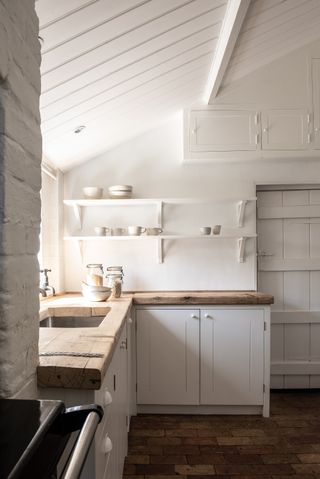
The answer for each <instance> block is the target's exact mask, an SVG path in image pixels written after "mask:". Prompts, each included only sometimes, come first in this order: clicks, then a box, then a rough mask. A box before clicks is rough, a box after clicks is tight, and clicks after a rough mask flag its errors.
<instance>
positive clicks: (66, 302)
mask: <svg viewBox="0 0 320 479" xmlns="http://www.w3.org/2000/svg"><path fill="white" fill-rule="evenodd" d="M131 304H132V297H131V296H128V297H126V296H124V297H122V298H119V299H115V300H112V301H108V302H105V301H104V302H97V303H93V302H89V301H87V300H85V299H84V298H83V297H82V296H81V295H80V294H77V295H73V294H66V295H62V296H57V297H55V298H52V299H51V300H50V299H48V300H45V301H41V308H40V319H42V318H45V317H46V316H49V315H52V316H70V315H77V316H93V315H99V316H100V315H101V316H102V315H104V314H107V315H106V318H105V319H104V320H103V322H102V323H101V324H100V326H98V327H97V328H75V329H74V328H40V333H39V354H40V356H39V366H38V370H37V376H38V386H39V387H47V388H48V387H56V388H57V387H58V388H72V389H99V388H100V385H101V382H102V380H103V377H104V375H105V373H106V371H107V368H108V366H109V364H110V362H111V359H112V356H113V352H114V348H115V346H116V344H117V341H118V339H119V337H120V334H121V331H122V328H123V326H124V324H125V318H126V316H127V314H128V312H129V310H130V308H131ZM63 352H67V353H80V354H81V353H82V354H86V353H94V354H101V357H98V358H88V357H85V356H82V357H81V356H76V357H73V356H68V355H65V356H63V355H61V356H54V355H52V356H41V354H42V353H46V354H50V353H63Z"/></svg>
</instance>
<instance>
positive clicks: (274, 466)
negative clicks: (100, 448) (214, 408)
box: [123, 390, 320, 479]
mask: <svg viewBox="0 0 320 479" xmlns="http://www.w3.org/2000/svg"><path fill="white" fill-rule="evenodd" d="M123 478H124V479H173V478H175V479H178V478H179V479H200V478H202V479H219V478H220V479H231V478H234V479H253V478H257V479H311V478H313V479H314V478H320V392H319V390H318V391H311V392H305V391H303V392H285V393H273V394H272V395H271V417H270V418H267V419H265V418H262V417H259V416H185V415H149V414H147V415H140V416H138V417H134V418H132V422H131V430H130V435H129V451H128V457H127V459H126V463H125V469H124V476H123Z"/></svg>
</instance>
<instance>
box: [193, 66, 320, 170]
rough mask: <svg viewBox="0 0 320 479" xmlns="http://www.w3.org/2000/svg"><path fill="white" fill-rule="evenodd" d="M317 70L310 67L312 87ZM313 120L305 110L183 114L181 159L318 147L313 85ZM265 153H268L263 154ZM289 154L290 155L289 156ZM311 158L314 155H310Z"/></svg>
mask: <svg viewBox="0 0 320 479" xmlns="http://www.w3.org/2000/svg"><path fill="white" fill-rule="evenodd" d="M319 80H320V67H319V64H318V63H316V62H315V63H314V65H313V81H314V85H319ZM313 91H314V98H313V102H314V119H315V130H313V121H312V114H311V112H310V111H309V110H308V109H307V108H287V109H278V108H274V109H266V110H264V109H262V110H261V111H258V110H257V111H256V110H250V109H246V108H244V107H241V106H240V105H238V106H237V107H236V106H235V105H234V109H232V106H230V105H228V106H225V107H222V106H214V107H213V106H209V107H206V108H203V107H199V108H195V109H194V110H185V112H184V159H185V160H186V161H189V160H201V159H204V160H210V159H226V160H227V159H236V158H239V159H240V158H245V159H249V158H251V159H254V158H258V157H264V156H268V157H272V156H275V155H276V153H275V152H278V154H280V156H281V155H282V156H283V155H284V154H285V152H294V151H296V152H299V151H305V150H310V153H311V150H312V149H316V148H319V145H320V99H319V87H317V88H315V86H314V89H313ZM267 152H268V153H267ZM290 154H291V155H292V153H290ZM313 155H314V156H315V152H314V153H313Z"/></svg>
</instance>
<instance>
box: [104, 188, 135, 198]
mask: <svg viewBox="0 0 320 479" xmlns="http://www.w3.org/2000/svg"><path fill="white" fill-rule="evenodd" d="M109 195H110V198H115V199H116V198H131V197H132V193H131V191H110V190H109Z"/></svg>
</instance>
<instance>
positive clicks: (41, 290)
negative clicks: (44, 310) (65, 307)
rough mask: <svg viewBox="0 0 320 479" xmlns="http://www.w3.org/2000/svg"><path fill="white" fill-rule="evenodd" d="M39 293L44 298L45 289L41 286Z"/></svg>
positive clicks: (45, 294)
mask: <svg viewBox="0 0 320 479" xmlns="http://www.w3.org/2000/svg"><path fill="white" fill-rule="evenodd" d="M39 293H40V294H41V296H42V297H43V298H45V297H46V296H47V292H46V290H45V289H43V288H39Z"/></svg>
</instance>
